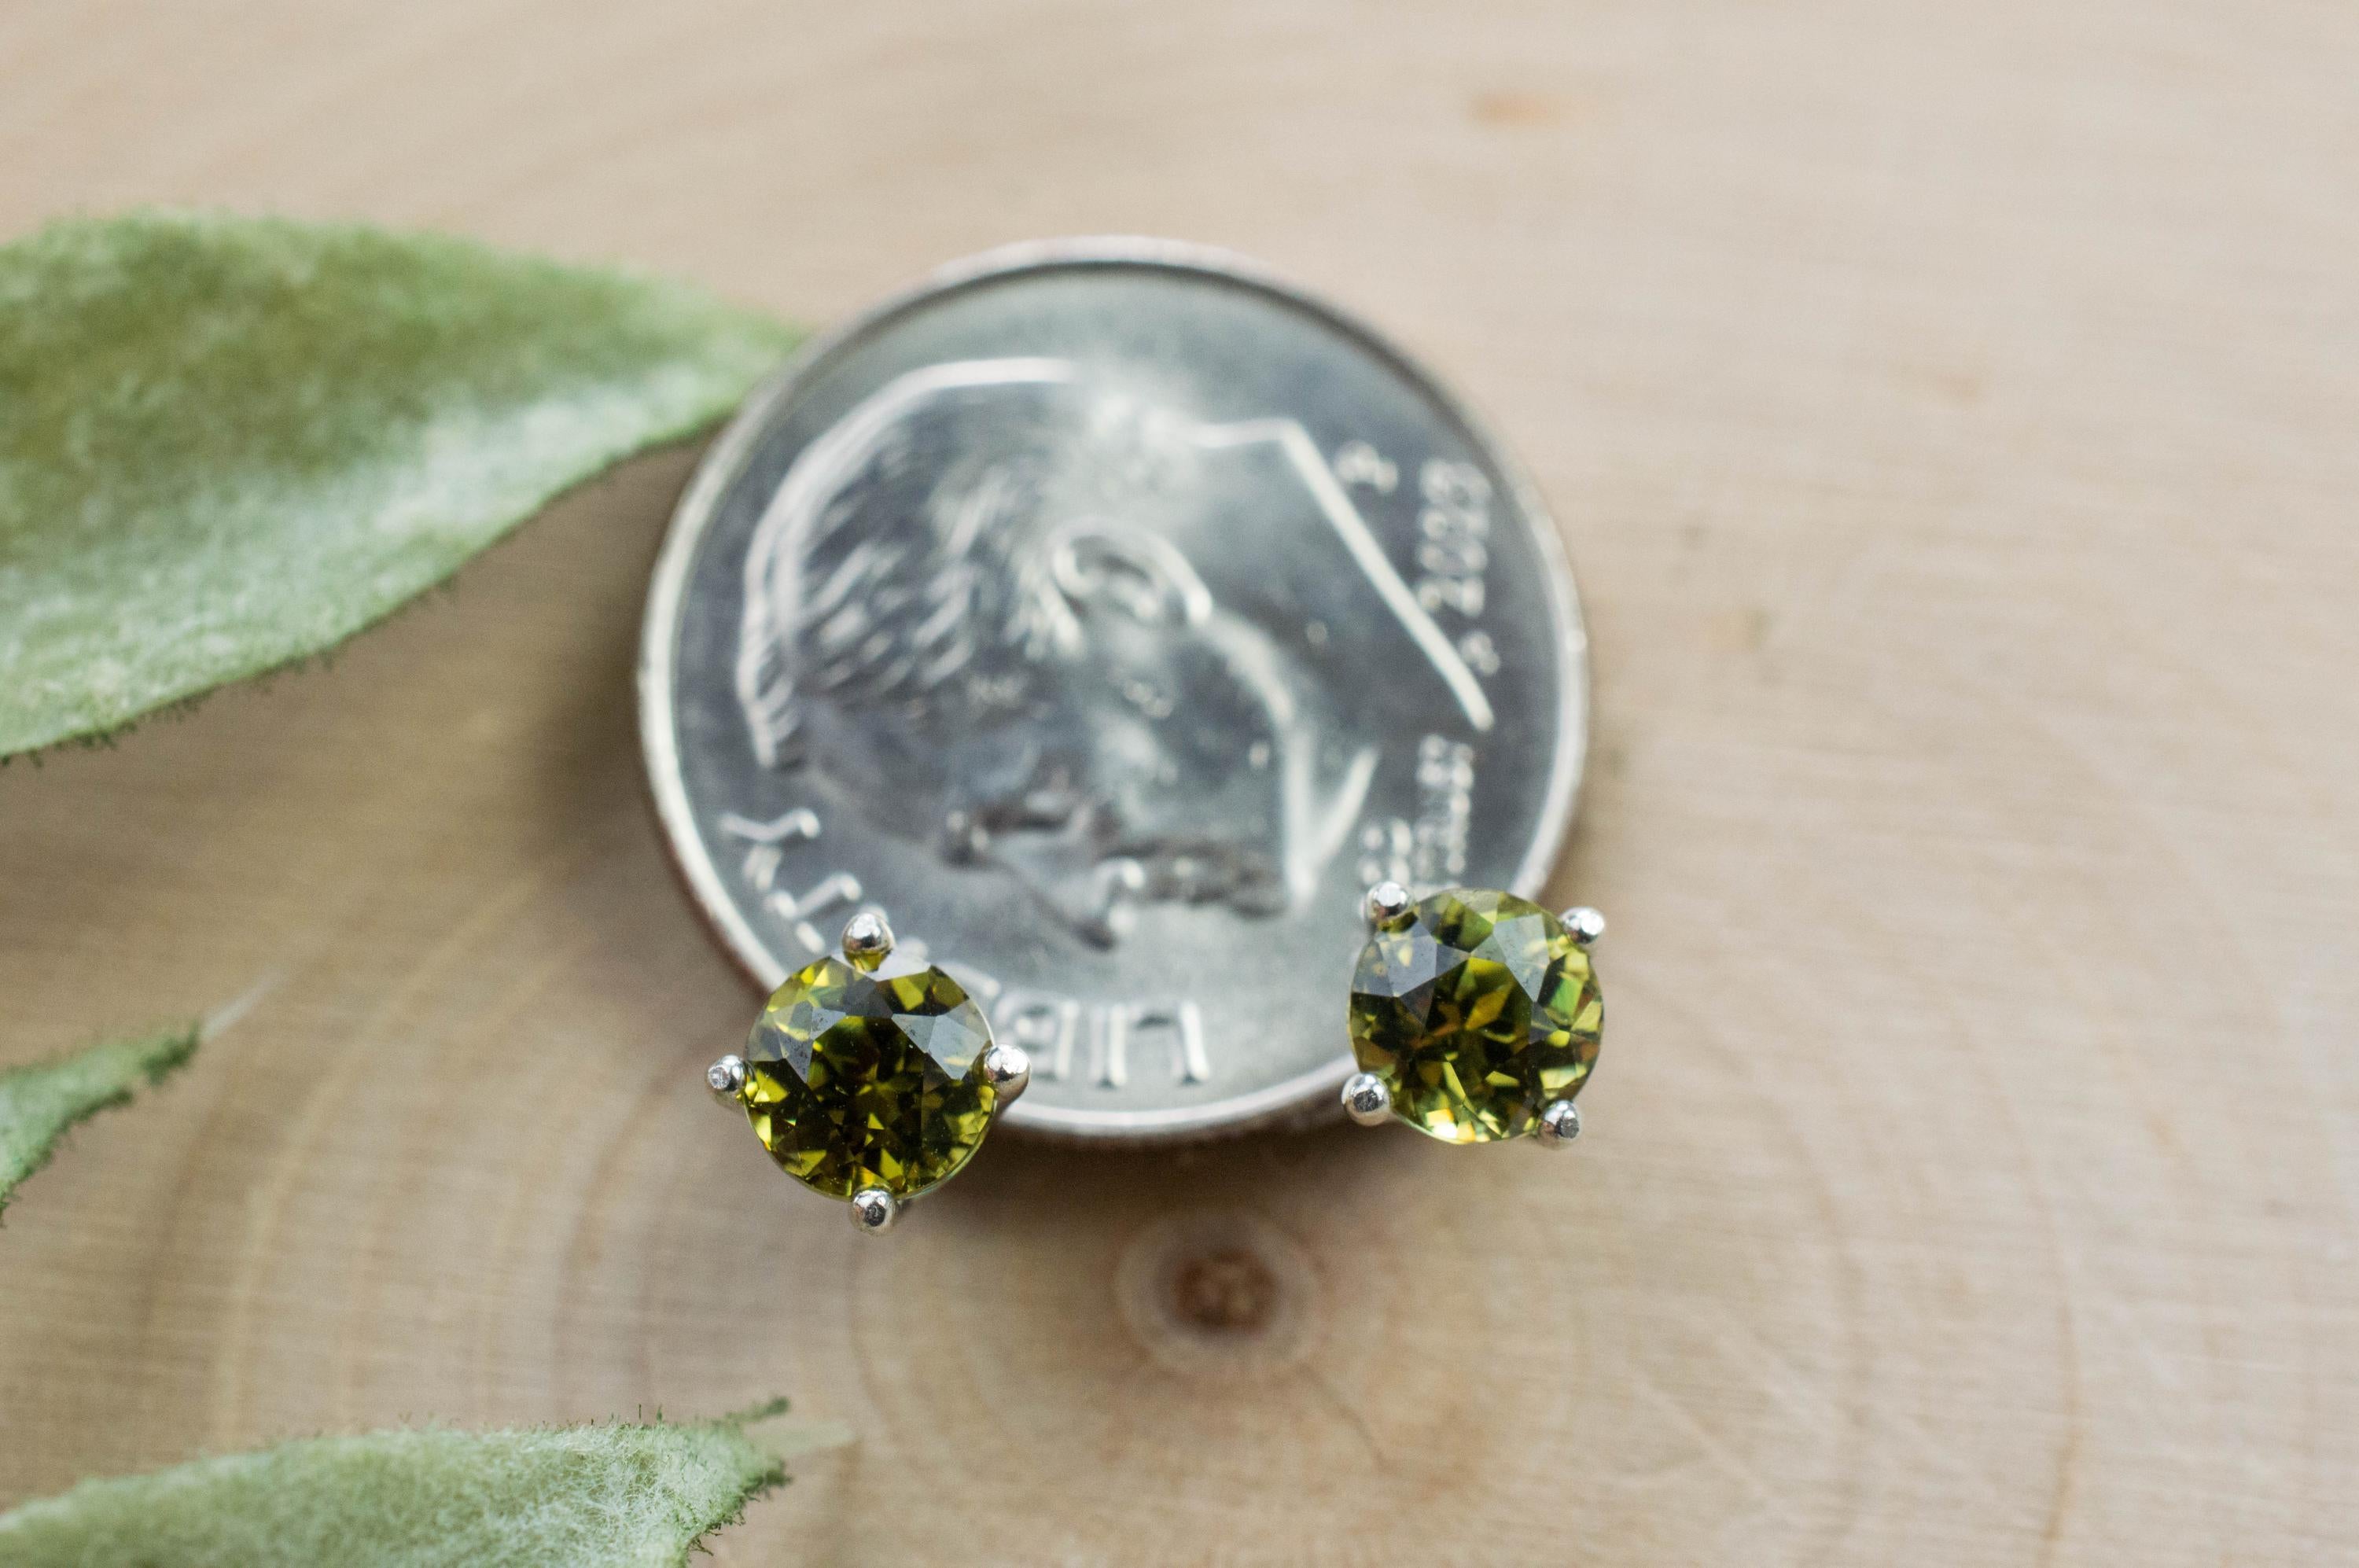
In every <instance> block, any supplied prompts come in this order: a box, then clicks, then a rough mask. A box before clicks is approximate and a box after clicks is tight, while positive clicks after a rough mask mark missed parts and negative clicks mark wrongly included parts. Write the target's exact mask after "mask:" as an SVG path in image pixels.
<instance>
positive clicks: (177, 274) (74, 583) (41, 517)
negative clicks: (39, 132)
mask: <svg viewBox="0 0 2359 1568" xmlns="http://www.w3.org/2000/svg"><path fill="white" fill-rule="evenodd" d="M797 335H798V334H797V332H796V331H795V330H794V329H792V328H789V327H787V326H784V325H782V324H780V323H778V322H777V321H771V320H768V319H766V318H765V317H762V316H758V315H756V314H754V313H751V312H749V311H745V310H739V309H736V308H734V307H732V306H729V305H726V304H723V303H722V302H721V301H720V300H718V299H714V298H712V297H711V296H709V295H707V294H705V293H704V292H702V291H701V290H699V289H693V288H690V287H688V286H686V285H682V284H679V283H672V282H665V281H661V280H658V279H653V278H638V277H632V276H627V275H624V274H619V273H614V272H604V271H597V270H592V269H588V268H582V267H560V266H558V265H556V264H554V263H550V262H545V261H538V260H531V259H527V258H522V257H517V256H506V255H503V254H501V253H499V252H496V251H494V250H491V249H488V248H486V247H484V246H483V245H475V244H473V243H471V242H468V241H464V240H458V239H451V238H445V237H440V236H433V235H424V234H388V233H384V232H381V231H377V230H374V229H369V228H364V227H358V226H351V225H323V224H308V223H290V222H284V221H279V220H275V219H252V218H235V217H228V216H221V215H204V214H190V213H168V212H148V213H140V214H136V215H133V216H129V217H122V218H113V219H104V220H76V221H71V222H67V223H58V224H55V225H53V226H51V227H49V228H48V229H45V230H43V231H41V232H40V233H38V234H34V235H33V236H32V237H30V238H29V239H26V240H22V241H19V242H17V243H16V244H15V245H5V246H0V757H6V756H9V755H12V754H15V753H18V752H24V751H29V750H34V749H37V748H39V747H42V746H52V745H55V744H57V743H58V742H60V741H65V740H71V739H77V738H79V739H92V738H98V737H103V736H104V735H108V734H110V733H112V732H113V731H115V730H117V729H120V728H121V727H123V726H124V725H125V724H128V723H130V722H131V721H132V720H134V719H136V718H138V717H139V716H140V715H141V714H144V713H151V712H153V711H155V710H156V709H158V708H159V707H162V706H164V705H166V704H168V703H173V702H181V701H184V700H187V699H189V698H191V697H193V696H195V695H197V694H199V693H201V692H203V691H207V690H209V689H210V688H212V687H214V686H217V685H220V684H222V683H223V682H224V681H237V680H242V679H244V678H245V677H247V676H251V675H255V674H258V673H261V672H263V671H265V670H271V669H274V668H276V667H277V666H280V665H284V664H287V663H288V662H290V661H293V660H298V659H304V658H307V657H309V656H311V655H314V654H317V653H320V652H321V651H323V650H325V649H327V648H331V647H332V646H334V645H335V644H336V643H337V642H339V641H341V640H342V639H343V638H344V637H349V636H351V635H352V634H353V632H356V631H358V630H360V629H361V628H363V627H364V626H368V625H370V624H371V623H373V622H375V621H377V620H380V619H382V618H383V617H384V616H385V615H387V614H389V613H390V612H392V611H393V610H394V609H395V608H397V606H399V605H400V604H403V603H404V602H406V601H407V600H408V599H410V598H411V597H413V596H414V595H416V594H417V593H419V592H420V591H421V590H423V589H425V588H428V587H429V586H431V585H432V584H434V583H438V582H440V581H442V580H443V579H444V578H447V577H448V576H450V575H451V572H454V571H456V570H457V569H458V567H459V566H460V564H461V563H462V562H463V561H466V560H467V559H468V558H469V557H470V556H472V555H473V554H474V553H475V552H476V551H477V550H482V549H483V548H484V546H486V545H488V544H490V543H492V542H493V541H494V540H495V539H498V538H499V537H500V536H501V535H503V534H505V533H506V531H507V530H508V529H509V528H512V527H514V526H515V525H516V523H518V522H519V521H521V520H522V519H524V518H525V517H528V516H530V515H531V514H532V513H533V512H534V511H535V510H537V509H538V508H539V507H540V506H542V505H543V504H545V503H546V502H548V501H549V499H550V498H551V497H552V496H554V495H558V494H559V493H560V492H561V491H563V490H565V489H567V488H568V487H570V486H571V485H577V484H580V483H581V482H582V481H583V480H585V479H588V478H590V477H591V476H592V475H593V474H597V473H598V472H599V471H601V470H602V469H603V468H605V467H607V466H608V465H609V464H611V463H615V462H617V461H618V460H620V459H622V458H624V457H626V456H628V455H630V454H631V453H633V452H638V451H641V450H643V449H645V448H647V447H649V446H652V445H655V444H657V443H659V442H663V441H672V440H676V439H679V438H680V437H683V436H686V435H689V434H691V433H692V432H694V431H696V430H700V429H701V428H702V427H704V426H706V425H708V424H710V423H711V422H712V421H713V420H714V419H718V418H719V417H721V416H722V415H723V413H725V412H727V411H728V410H729V409H730V408H732V407H733V406H734V404H735V403H736V402H737V401H738V399H739V398H741V397H743V396H744V394H745V390H746V388H747V387H750V386H752V385H753V383H754V382H755V381H756V379H758V378H759V377H760V376H762V375H763V374H764V373H765V372H766V371H767V370H769V369H770V368H771V367H772V366H773V365H776V364H777V361H778V360H779V359H780V357H781V356H783V355H784V354H785V353H786V352H787V350H788V348H789V347H791V346H792V344H793V343H794V342H795V339H796V337H797Z"/></svg>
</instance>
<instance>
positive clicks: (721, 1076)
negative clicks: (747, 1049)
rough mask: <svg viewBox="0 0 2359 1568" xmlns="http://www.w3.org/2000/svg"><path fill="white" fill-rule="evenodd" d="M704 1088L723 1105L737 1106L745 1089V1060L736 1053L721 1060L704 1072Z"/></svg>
mask: <svg viewBox="0 0 2359 1568" xmlns="http://www.w3.org/2000/svg"><path fill="white" fill-rule="evenodd" d="M704 1086H705V1087H706V1088H708V1089H710V1090H712V1097H713V1098H714V1099H716V1100H719V1101H720V1102H721V1103H722V1104H723V1105H734V1104H736V1102H737V1095H738V1094H739V1093H740V1092H741V1091H742V1090H743V1089H744V1088H745V1058H744V1057H742V1056H738V1055H735V1054H734V1053H733V1054H731V1055H728V1056H724V1057H723V1058H721V1059H720V1060H719V1061H718V1062H714V1063H713V1064H712V1066H710V1067H708V1068H706V1069H705V1070H704Z"/></svg>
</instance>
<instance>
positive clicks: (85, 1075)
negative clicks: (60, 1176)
mask: <svg viewBox="0 0 2359 1568" xmlns="http://www.w3.org/2000/svg"><path fill="white" fill-rule="evenodd" d="M196 1049H197V1029H196V1026H195V1025H193V1024H192V1025H190V1026H189V1027H187V1028H185V1029H177V1030H174V1031H172V1032H171V1033H168V1034H160V1035H157V1036H154V1037H152V1038H150V1039H147V1040H111V1041H109V1042H107V1043H106V1044H104V1045H93V1046H92V1047H91V1048H90V1049H89V1050H87V1051H77V1052H75V1053H74V1054H73V1055H71V1056H61V1057H59V1058H58V1059H57V1060H56V1061H54V1062H35V1063H33V1064H32V1065H30V1066H27V1067H17V1068H13V1069H11V1070H9V1071H8V1072H5V1073H0V1209H5V1208H6V1207H7V1206H8V1194H9V1193H10V1192H14V1191H15V1190H16V1183H17V1182H19V1181H23V1180H24V1179H25V1178H26V1177H27V1176H30V1175H31V1174H32V1173H33V1172H34V1171H38V1170H39V1169H40V1168H41V1167H42V1166H44V1165H46V1164H48V1163H49V1156H50V1155H51V1154H52V1153H54V1152H55V1151H56V1149H57V1145H58V1139H59V1138H61V1137H62V1136H64V1134H65V1132H66V1129H67V1128H69V1127H72V1126H73V1125H74V1124H75V1123H76V1122H79V1121H82V1119H84V1118H85V1117H87V1116H92V1115H95V1114H96V1113H97V1112H99V1111H102V1110H103V1109H105V1108H106V1107H107V1106H109V1105H122V1104H123V1103H124V1102H125V1101H126V1100H128V1099H130V1098H131V1091H132V1088H133V1086H134V1085H135V1084H136V1083H138V1082H139V1080H140V1079H142V1078H145V1079H147V1082H148V1083H162V1082H163V1080H164V1078H165V1077H166V1075H168V1073H171V1071H172V1070H173V1069H174V1068H176V1067H178V1066H179V1065H180V1063H182V1062H186V1061H188V1059H189V1058H190V1056H191V1055H193V1054H194V1053H195V1051H196Z"/></svg>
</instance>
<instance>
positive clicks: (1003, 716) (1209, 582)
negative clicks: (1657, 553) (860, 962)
mask: <svg viewBox="0 0 2359 1568" xmlns="http://www.w3.org/2000/svg"><path fill="white" fill-rule="evenodd" d="M1350 508H1351V502H1350V501H1349V499H1348V498H1346V497H1345V496H1344V495H1343V491H1342V489H1341V487H1340V486H1338V485H1336V483H1335V482H1334V480H1333V478H1332V474H1329V472H1328V470H1327V467H1326V464H1325V462H1324V460H1323V459H1322V458H1321V456H1320V453H1319V452H1318V449H1317V447H1316V446H1315V445H1313V444H1312V443H1311V442H1310V440H1309V438H1308V436H1307V435H1306V434H1305V433H1304V431H1303V430H1302V427H1301V426H1299V424H1297V423H1296V422H1295V421H1293V420H1291V419H1283V418H1270V419H1249V420H1243V421H1239V420H1229V421H1210V420H1205V419H1199V418H1197V417H1196V416H1194V415H1193V414H1191V413H1190V411H1188V410H1187V409H1186V408H1182V407H1180V406H1177V405H1176V404H1175V403H1174V402H1173V401H1171V400H1169V399H1168V398H1166V397H1158V396H1154V395H1150V394H1146V393H1142V392H1139V391H1136V390H1133V389H1131V388H1127V387H1122V386H1117V385H1112V384H1109V383H1107V382H1106V381H1104V380H1103V379H1099V378H1096V377H1094V376H1093V374H1092V373H1091V372H1090V371H1089V370H1087V369H1086V368H1085V367H1083V366H1082V365H1078V364H1076V363H1074V362H1071V361H1068V360H1063V359H1051V358H996V359H985V360H968V361H959V362H951V363H944V364H936V365H929V366H927V367H925V368H923V369H919V370H913V371H909V372H907V373H904V374H902V375H900V376H897V378H895V379H893V380H891V381H890V382H888V383H887V384H886V385H885V386H883V387H880V388H879V389H878V390H876V391H875V392H874V393H873V394H871V395H870V396H869V397H866V398H865V399H864V401H862V402H861V403H860V404H858V405H857V406H856V407H855V408H853V409H852V410H851V411H850V412H849V413H847V414H846V415H844V416H843V418H842V419H839V420H838V421H837V422H835V423H834V424H833V425H832V426H831V427H829V428H828V430H826V431H825V432H824V433H823V434H822V435H821V436H820V437H819V438H818V439H817V440H815V441H812V442H811V443H810V445H809V446H808V447H806V448H805V449H804V450H803V451H802V452H800V454H799V456H798V457H797V458H796V459H795V461H794V462H793V463H792V464H791V466H790V467H789V468H788V472H787V474H786V475H785V477H784V478H783V479H782V480H781V481H780V483H779V485H778V488H777V491H776V492H775V493H774V494H773V495H772V496H771V498H770V500H769V503H768V505H767V506H766V509H765V510H764V512H763V515H762V517H761V520H760V522H759V524H758V525H757V526H756V528H755V530H754V533H753V535H752V538H751V539H750V541H749V544H748V547H747V551H746V557H745V600H744V611H743V621H742V626H741V627H740V638H739V643H738V654H737V665H736V691H737V698H738V702H739V705H740V707H741V709H742V711H743V713H744V716H745V723H746V725H747V730H748V733H749V737H750V742H751V745H752V747H753V749H754V752H755V755H756V757H757V758H758V759H759V760H760V762H761V763H762V764H763V766H764V767H766V768H778V769H797V770H804V769H807V770H811V771H813V772H815V773H817V774H819V775H821V776H822V778H823V779H824V781H825V784H826V786H827V788H828V790H829V792H830V793H831V794H832V795H833V796H834V797H836V798H837V799H838V800H841V801H842V802H843V804H844V805H845V806H846V807H847V808H848V809H850V810H853V811H857V812H858V813H860V815H861V816H862V818H863V819H864V820H865V821H867V822H871V823H873V824H875V825H876V826H877V827H878V828H879V829H881V830H882V831H885V832H887V833H892V834H894V835H896V836H898V837H901V838H904V839H907V840H909V841H912V842H915V843H918V844H924V845H927V846H929V847H930V848H931V849H932V850H933V851H934V852H935V853H936V854H937V855H940V858H941V859H942V860H943V861H944V862H945V863H946V864H949V865H952V866H970V867H994V868H997V869H999V870H1001V871H1003V872H1005V873H1006V874H1008V875H1010V876H1012V877H1014V878H1015V879H1016V882H1017V883H1018V884H1019V885H1020V886H1021V887H1022V888H1023V889H1024V890H1025V891H1026V893H1027V894H1028V895H1029V897H1030V899H1031V900H1032V902H1033V903H1034V904H1035V905H1036V906H1037V907H1038V909H1040V910H1041V911H1043V912H1044V913H1045V914H1046V915H1047V916H1048V917H1049V919H1050V920H1053V921H1054V922H1055V923H1056V924H1057V925H1059V926H1060V927H1062V928H1063V929H1065V930H1067V931H1071V933H1072V934H1073V935H1075V936H1077V937H1079V938H1080V939H1082V941H1084V942H1090V943H1093V944H1095V945H1099V946H1105V945H1109V944H1113V943H1114V942H1118V941H1119V940H1120V939H1121V937H1122V935H1123V934H1124V932H1125V930H1126V929H1127V928H1128V924H1129V922H1130V920H1131V919H1132V918H1133V915H1134V912H1135V911H1136V909H1137V908H1138V907H1139V906H1141V905H1147V904H1185V905H1194V906H1202V907H1218V908H1223V909H1229V910H1232V911H1235V912H1237V913H1240V914H1243V915H1246V916H1257V915H1273V914H1277V913H1280V912H1283V911H1285V910H1288V909H1295V908H1299V907H1300V906H1301V905H1302V904H1303V903H1304V902H1306V901H1307V900H1309V899H1310V898H1313V897H1315V896H1317V895H1318V893H1319V892H1320V890H1321V883H1322V878H1323V877H1325V875H1326V873H1327V871H1328V868H1329V866H1330V864H1331V863H1332V862H1333V861H1335V859H1336V857H1337V855H1338V852H1339V851H1340V850H1342V849H1343V847H1344V846H1345V845H1346V844H1349V843H1350V842H1351V841H1352V838H1353V832H1354V829H1355V828H1356V827H1357V826H1358V822H1359V817H1360V814H1361V811H1362V809H1363V805H1364V801H1365V800H1366V798H1367V795H1368V789H1369V784H1370V780H1371V779H1372V778H1373V777H1374V775H1375V768H1376V764H1377V760H1378V753H1377V748H1376V746H1375V745H1373V744H1371V742H1370V741H1369V739H1367V738H1366V737H1365V735H1364V732H1357V731H1355V730H1354V729H1353V725H1352V724H1351V723H1350V722H1349V716H1350V715H1349V713H1348V712H1347V711H1346V710H1347V709H1348V706H1349V703H1350V702H1351V698H1350V695H1349V693H1348V691H1346V690H1344V687H1345V685H1346V682H1345V681H1343V679H1342V678H1341V673H1340V666H1339V660H1340V659H1342V658H1343V657H1344V656H1346V655H1347V654H1348V653H1349V652H1350V650H1349V649H1346V648H1337V647H1335V646H1332V644H1333V641H1334V636H1335V634H1334V633H1333V631H1332V629H1331V628H1330V627H1329V626H1327V625H1325V624H1323V623H1321V622H1307V621H1306V620H1305V619H1304V618H1303V617H1302V616H1300V615H1292V616H1290V617H1289V615H1288V614H1287V611H1286V603H1285V591H1284V590H1285V584H1286V583H1287V582H1288V581H1289V580H1290V578H1291V576H1293V575H1296V574H1300V573H1304V572H1312V573H1319V574H1335V573H1341V574H1343V576H1344V577H1347V578H1350V579H1352V580H1353V583H1356V584H1358V587H1357V590H1356V591H1357V592H1358V593H1359V596H1360V598H1361V599H1362V600H1364V602H1365V606H1366V613H1365V614H1364V615H1362V614H1359V613H1356V612H1355V613H1354V614H1353V615H1352V616H1351V617H1349V619H1350V620H1351V621H1352V622H1353V633H1352V635H1353V637H1357V638H1359V639H1361V640H1363V641H1364V640H1365V639H1366V638H1367V637H1373V636H1386V637H1391V638H1393V639H1395V640H1396V641H1398V640H1400V639H1403V638H1406V639H1407V640H1408V642H1410V643H1413V644H1415V648H1413V649H1411V650H1410V654H1409V657H1410V659H1411V660H1412V661H1415V660H1416V659H1419V658H1421V659H1424V660H1426V661H1427V662H1428V663H1429V665H1430V666H1431V667H1432V668H1434V669H1435V670H1437V671H1438V672H1439V674H1440V677H1441V678H1442V679H1443V680H1444V681H1446V682H1447V683H1448V684H1450V685H1451V690H1452V691H1453V693H1454V694H1455V695H1456V696H1457V698H1458V699H1459V702H1460V704H1461V706H1462V707H1464V708H1465V709H1466V711H1467V713H1468V714H1469V716H1470V718H1471V719H1473V720H1474V721H1476V723H1475V725H1474V727H1476V728H1480V727H1482V726H1483V725H1484V724H1487V723H1488V713H1487V710H1484V709H1482V708H1481V702H1482V698H1481V694H1480V690H1479V687H1477V686H1476V685H1475V683H1474V681H1473V676H1472V675H1471V673H1469V672H1467V671H1466V670H1465V667H1464V665H1463V663H1462V661H1460V660H1459V659H1458V657H1457V655H1456V653H1455V652H1454V651H1453V650H1452V649H1451V647H1450V645H1449V644H1448V643H1447V642H1446V641H1445V640H1443V639H1442V638H1441V637H1440V633H1439V631H1438V630H1437V629H1435V628H1434V627H1433V626H1432V623H1431V621H1430V618H1428V617H1426V616H1425V615H1423V613H1422V612H1421V611H1419V609H1418V606H1417V604H1416V602H1415V600H1414V598H1413V596H1411V595H1410V594H1409V593H1408V589H1407V587H1406V585H1405V584H1404V583H1401V582H1400V580H1399V577H1398V575H1397V572H1395V571H1394V570H1393V569H1392V568H1391V567H1390V565H1389V564H1388V563H1386V561H1384V559H1383V557H1382V552H1381V551H1380V550H1376V548H1375V544H1374V540H1373V539H1372V538H1370V537H1369V535H1368V530H1367V528H1366V526H1365V524H1364V522H1363V521H1361V520H1360V519H1359V518H1358V517H1357V516H1356V515H1352V514H1351V512H1350ZM1355 529H1356V531H1357V537H1356V538H1355V537H1354V530H1355ZM1332 581H1334V578H1333V577H1332V575H1322V576H1321V582H1322V583H1326V582H1332ZM1329 596H1330V597H1332V593H1330V595H1329ZM1355 735H1357V737H1358V738H1354V736H1355ZM1413 738H1414V737H1412V739H1413Z"/></svg>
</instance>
